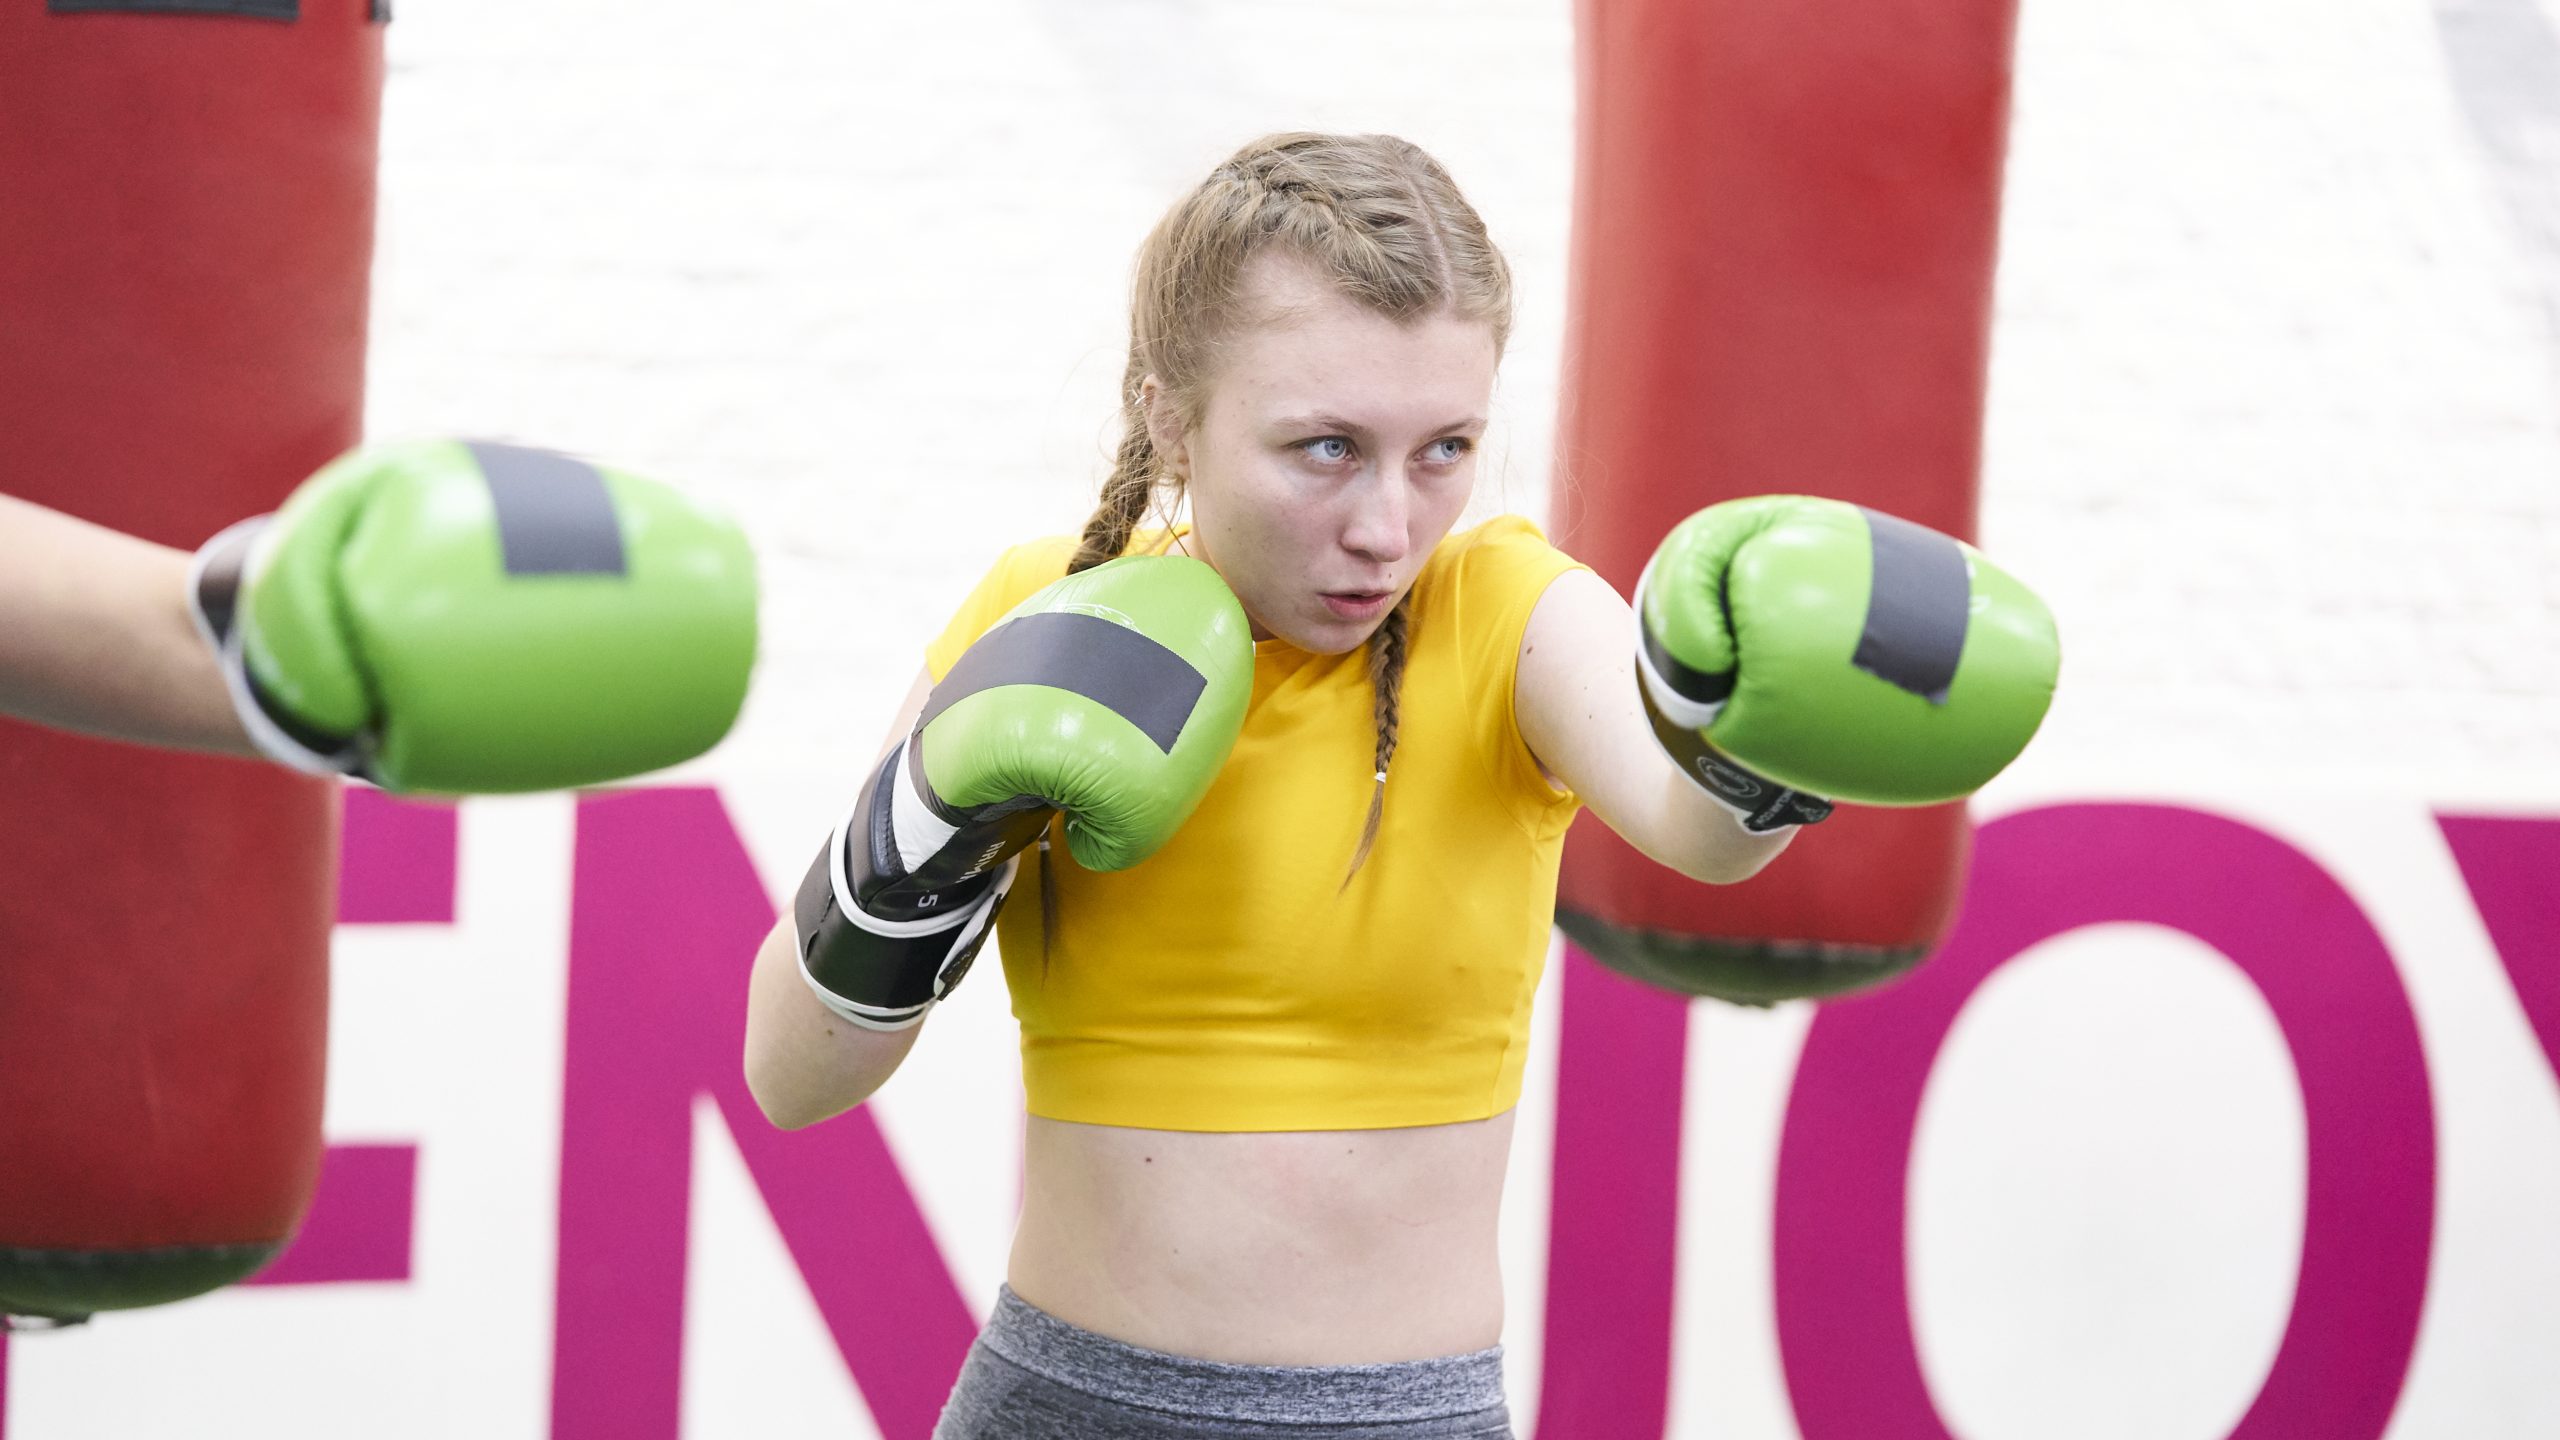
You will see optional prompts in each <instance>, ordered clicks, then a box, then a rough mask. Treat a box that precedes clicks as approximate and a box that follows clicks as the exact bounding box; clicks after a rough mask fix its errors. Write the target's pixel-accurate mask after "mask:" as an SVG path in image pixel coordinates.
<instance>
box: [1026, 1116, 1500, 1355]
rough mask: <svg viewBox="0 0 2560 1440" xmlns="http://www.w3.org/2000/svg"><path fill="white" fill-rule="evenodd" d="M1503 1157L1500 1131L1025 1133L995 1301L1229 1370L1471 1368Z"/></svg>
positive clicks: (1490, 1281) (1462, 1127)
mask: <svg viewBox="0 0 2560 1440" xmlns="http://www.w3.org/2000/svg"><path fill="white" fill-rule="evenodd" d="M1510 1148H1511V1113H1510V1112H1508V1111H1506V1112H1504V1113H1503V1114H1500V1115H1497V1116H1495V1117H1493V1118H1492V1119H1489V1120H1477V1121H1469V1122H1466V1123H1463V1124H1455V1125H1431V1126H1424V1127H1420V1128H1416V1129H1408V1130H1333V1131H1290V1132H1282V1133H1258V1134H1257V1133H1245V1134H1203V1133H1198V1132H1192V1131H1178V1130H1130V1129H1121V1128H1118V1127H1115V1126H1107V1125H1077V1124H1070V1123H1067V1122H1065V1121H1058V1120H1043V1119H1041V1118H1039V1117H1038V1116H1033V1117H1032V1118H1031V1121H1030V1128H1029V1134H1028V1137H1027V1144H1026V1146H1025V1158H1024V1184H1023V1201H1022V1223H1021V1226H1020V1228H1019V1229H1017V1230H1016V1231H1015V1234H1014V1241H1013V1262H1012V1265H1011V1267H1010V1269H1009V1272H1008V1275H1007V1283H1009V1284H1010V1285H1012V1287H1013V1289H1014V1292H1015V1293H1016V1294H1018V1295H1020V1296H1021V1297H1022V1298H1023V1299H1025V1300H1027V1301H1029V1302H1030V1303H1032V1304H1034V1305H1037V1306H1039V1307H1040V1308H1041V1309H1043V1310H1046V1311H1048V1312H1049V1313H1050V1314H1052V1315H1055V1316H1057V1317H1059V1318H1060V1319H1062V1320H1066V1321H1068V1322H1070V1323H1072V1324H1075V1325H1080V1326H1082V1327H1084V1328H1085V1329H1087V1330H1091V1331H1094V1332H1095V1333H1097V1334H1101V1335H1107V1336H1110V1337H1111V1338H1113V1339H1115V1340H1120V1341H1123V1342H1125V1343H1127V1344H1131V1345H1137V1346H1142V1347H1144V1348H1146V1349H1150V1350H1163V1351H1168V1352H1171V1353H1173V1354H1177V1355H1190V1356H1196V1357H1198V1358H1201V1359H1206V1360H1223V1361H1227V1362H1230V1363H1233V1364H1242V1365H1365V1364H1379V1363H1385V1362H1389V1361H1397V1360H1422V1359H1429V1358H1432V1357H1434V1356H1442V1355H1461V1354H1466V1353H1468V1352H1470V1351H1475V1350H1482V1349H1484V1348H1485V1347H1487V1346H1489V1345H1492V1344H1494V1343H1496V1342H1497V1341H1498V1340H1499V1339H1500V1338H1501V1332H1502V1276H1501V1269H1500V1264H1499V1261H1498V1258H1497V1255H1496V1234H1497V1223H1496V1220H1497V1215H1498V1213H1499V1211H1500V1208H1501V1201H1502V1175H1503V1163H1504V1161H1505V1159H1506V1157H1507V1156H1508V1155H1509V1153H1510Z"/></svg>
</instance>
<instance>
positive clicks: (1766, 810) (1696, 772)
mask: <svg viewBox="0 0 2560 1440" xmlns="http://www.w3.org/2000/svg"><path fill="white" fill-rule="evenodd" d="M1644 713H1645V715H1646V717H1647V718H1649V719H1650V720H1652V721H1653V735H1654V738H1655V739H1657V740H1659V741H1661V742H1662V748H1663V749H1665V750H1667V751H1669V752H1671V758H1672V760H1673V762H1674V763H1676V764H1678V765H1679V767H1680V773H1681V774H1683V775H1686V776H1688V777H1689V779H1690V780H1691V781H1692V782H1694V783H1695V784H1696V785H1697V787H1698V788H1699V789H1701V790H1704V791H1705V792H1707V796H1708V798H1710V799H1712V800H1714V801H1715V802H1716V803H1717V804H1719V805H1722V806H1723V807H1724V808H1726V809H1727V810H1730V811H1732V812H1733V813H1734V814H1735V815H1737V816H1739V817H1741V819H1742V828H1743V829H1745V830H1748V831H1750V832H1751V833H1752V834H1754V835H1765V834H1767V833H1769V832H1770V831H1772V830H1783V829H1785V828H1786V827H1788V826H1790V825H1819V824H1821V823H1822V822H1823V821H1825V820H1827V819H1829V818H1831V802H1830V801H1828V800H1825V799H1823V798H1822V797H1820V796H1818V795H1807V794H1806V793H1804V792H1803V791H1801V790H1792V789H1789V788H1788V787H1786V786H1784V785H1781V784H1779V783H1778V782H1777V781H1775V780H1771V779H1769V778H1768V777H1767V776H1765V775H1757V774H1754V773H1752V772H1751V771H1750V770H1748V769H1745V768H1744V767H1743V766H1740V765H1737V764H1735V763H1734V761H1733V758H1732V757H1731V756H1729V755H1726V754H1725V753H1724V752H1723V751H1721V750H1718V749H1717V748H1716V747H1714V746H1713V745H1710V744H1708V743H1707V737H1705V736H1704V735H1701V734H1699V733H1698V732H1697V731H1695V730H1692V729H1690V728H1689V727H1687V726H1685V725H1682V724H1680V723H1679V722H1678V721H1676V720H1674V719H1672V718H1671V717H1670V716H1669V715H1666V714H1664V713H1663V710H1662V707H1661V706H1659V705H1657V704H1655V703H1654V698H1653V689H1652V687H1651V686H1646V687H1645V690H1644Z"/></svg>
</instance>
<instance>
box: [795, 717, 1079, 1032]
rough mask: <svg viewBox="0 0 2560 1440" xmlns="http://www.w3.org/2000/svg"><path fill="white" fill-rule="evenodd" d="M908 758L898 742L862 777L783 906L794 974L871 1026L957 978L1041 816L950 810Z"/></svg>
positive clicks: (943, 990)
mask: <svg viewBox="0 0 2560 1440" xmlns="http://www.w3.org/2000/svg"><path fill="white" fill-rule="evenodd" d="M917 755H918V751H917V738H916V737H915V736H910V737H909V738H908V739H907V740H906V742H905V743H903V744H901V745H900V746H899V747H898V748H897V749H896V750H894V751H892V752H891V753H890V754H889V756H888V757H887V758H886V759H885V760H883V761H882V762H881V764H880V767H879V769H877V770H875V771H874V772H872V777H871V782H870V783H869V784H868V785H866V786H865V787H864V788H863V793H862V798H861V800H860V801H859V802H857V803H856V804H855V806H854V808H853V813H852V814H850V815H848V816H847V817H845V821H844V823H843V824H842V825H839V826H838V827H836V830H835V833H834V834H833V835H832V836H830V837H829V838H828V842H827V846H826V848H825V849H824V850H822V851H820V852H819V855H818V859H817V862H816V863H815V864H813V865H812V866H811V867H810V869H809V874H808V876H807V878H806V879H804V880H803V881H802V882H801V885H800V893H799V897H798V899H797V900H796V901H795V903H794V904H793V907H792V915H793V923H794V927H795V930H796V934H797V938H798V941H799V952H800V974H801V978H802V979H803V980H805V981H807V982H808V985H809V988H810V990H811V992H812V993H814V994H815V995H816V996H817V997H818V1000H819V1002H820V1003H822V1004H824V1005H825V1006H826V1007H827V1008H828V1009H829V1010H831V1011H834V1012H835V1013H836V1014H837V1015H840V1016H842V1017H843V1018H844V1019H846V1020H848V1021H851V1022H852V1023H854V1024H856V1025H860V1026H862V1027H864V1028H866V1029H871V1030H903V1029H905V1028H907V1027H908V1026H910V1025H914V1024H916V1023H917V1022H919V1021H921V1020H923V1019H924V1016H925V1012H926V1011H927V1010H930V1009H931V1008H932V1007H933V1005H934V1003H935V1002H936V1001H938V1000H940V999H941V998H942V997H943V996H944V995H946V994H949V993H950V991H951V989H952V987H954V986H956V985H958V984H959V983H960V980H961V977H962V976H964V975H966V974H967V973H968V970H969V965H970V963H971V962H972V961H974V960H975V959H976V958H977V954H978V950H979V949H980V947H982V946H983V945H985V944H986V940H987V936H988V935H989V934H990V933H991V932H992V930H993V928H994V925H995V917H996V912H997V911H998V910H1000V909H1001V908H1002V907H1003V905H1004V898H1005V895H1006V894H1007V893H1008V892H1009V891H1010V890H1011V888H1012V885H1013V875H1014V868H1015V864H1014V859H1013V857H1014V856H1015V855H1017V854H1018V853H1020V852H1021V851H1022V850H1023V849H1024V848H1025V847H1026V846H1028V845H1029V844H1030V843H1031V842H1032V841H1033V840H1036V839H1037V838H1039V835H1040V832H1041V831H1042V830H1043V829H1045V828H1046V827H1047V825H1048V820H1049V816H1050V815H1051V814H1052V813H1053V812H1052V811H1051V810H1050V809H1049V808H1048V807H1047V806H1046V805H1043V804H1041V803H1040V802H1038V801H1037V800H1033V799H1029V798H1028V797H1026V798H1024V799H1022V800H1020V801H1015V802H1007V803H1004V804H999V805H988V806H981V807H978V808H977V809H976V810H974V811H961V810H954V809H953V808H952V807H950V806H948V805H945V804H944V803H943V802H942V801H941V800H940V798H939V797H937V796H935V795H934V793H933V790H932V787H931V786H930V785H929V784H927V783H926V782H925V779H924V775H923V767H922V764H921V762H920V760H919V759H918V758H917Z"/></svg>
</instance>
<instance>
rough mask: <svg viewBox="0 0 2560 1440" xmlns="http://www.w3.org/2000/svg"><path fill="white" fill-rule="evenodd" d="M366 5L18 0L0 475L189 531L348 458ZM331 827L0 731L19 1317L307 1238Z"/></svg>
mask: <svg viewBox="0 0 2560 1440" xmlns="http://www.w3.org/2000/svg"><path fill="white" fill-rule="evenodd" d="M120 12H121V13H120ZM374 18H375V17H374V16H373V15H372V14H371V13H369V9H368V6H367V4H366V0H306V3H303V4H300V5H296V4H295V3H293V0H227V3H216V0H203V3H193V4H191V3H188V0H153V3H148V4H145V3H138V0H136V3H114V0H53V3H52V4H51V5H50V6H49V7H48V6H46V5H42V4H38V3H35V0H26V3H20V4H11V5H0V197H5V198H0V436H6V437H7V446H8V456H9V459H8V464H7V467H6V472H5V479H0V483H5V484H6V485H7V486H8V487H9V489H11V490H12V491H13V492H15V493H18V494H21V495H23V496H24V497H25V498H27V499H31V500H34V501H36V502H38V503H40V504H44V505H49V506H52V507H54V508H56V509H60V510H65V511H69V512H71V513H72V514H75V515H79V516H81V517H83V518H86V519H89V520H93V521H97V522H99V523H101V524H104V525H109V526H112V527H114V528H116V529H119V530H124V531H128V532H131V533H134V534H138V535H141V536H144V537H146V538H148V539H152V540H157V541H161V542H163V543H166V544H171V545H179V546H188V547H192V546H194V545H196V544H197V543H199V542H201V541H203V540H204V539H205V538H206V537H207V536H209V535H211V534H212V533H213V532H214V531H216V530H218V529H220V528H221V527H222V526H223V525H225V524H227V523H229V522H230V521H233V520H236V519H238V518H240V517H241V516H244V515H249V514H254V513H257V512H260V511H265V510H271V509H273V508H275V506H276V504H277V503H278V502H279V501H280V500H281V499H282V498H283V497H284V494H285V492H286V491H287V490H289V489H291V488H292V487H293V485H294V484H295V483H296V482H298V481H299V480H301V479H302V478H303V477H305V476H307V475H309V474H310V473H311V472H312V471H313V470H315V469H317V468H319V466H320V465H321V464H322V462H324V461H326V460H328V459H329V458H330V457H332V456H334V455H336V454H337V453H338V452H340V451H342V450H344V449H346V448H347V447H348V446H350V445H351V444H353V443H354V441H355V439H356V435H357V429H358V424H359V421H360V420H361V418H362V415H361V410H362V406H361V399H362V394H363V376H364V333H365V294H366V280H367V271H368V269H369V267H370V264H371V259H372V248H373V185H374V158H375V136H376V133H377V122H378V116H379V111H380V102H381V91H382V36H381V29H380V27H379V25H377V24H375V23H373V21H374ZM5 563H7V557H5V556H0V564H5ZM0 623H7V622H6V617H0ZM336 839H337V837H336V802H335V797H334V795H333V794H332V791H331V787H330V786H329V785H328V784H326V783H324V782H319V781H314V780H308V779H303V778H299V777H296V776H294V775H291V774H288V773H286V772H285V771H283V770H281V769H278V768H276V767H273V766H268V765H260V764H252V763H248V762H244V761H237V760H222V759H213V758H206V757H197V756H184V755H174V754H166V753H160V752H155V751H151V750H145V749H141V748H138V747H133V746H124V745H114V744H108V743H105V742H102V741H93V740H85V739H79V738H75V737H73V736H69V735H64V734H60V733H57V732H53V731H47V730H41V729H37V728H34V727H31V726H26V725H20V724H17V723H14V722H10V721H5V720H0V1313H16V1314H21V1315H38V1316H53V1317H61V1316H74V1315H79V1314H83V1313H87V1312H90V1311H95V1310H102V1309H111V1308H122V1307H128V1306H135V1305H149V1304H156V1303H159V1302H163V1301H168V1300H174V1299H179V1298H183V1297H185V1296H188V1295H194V1294H198V1293H201V1292H203V1291H206V1290H209V1289H212V1288H214V1287H216V1286H219V1285H223V1284H227V1283H229V1282H231V1281H233V1280H237V1279H240V1278H242V1277H243V1276H245V1275H247V1274H249V1273H251V1272H252V1271H254V1270H255V1269H257V1268H258V1266H260V1265H261V1264H263V1263H265V1261H266V1260H268V1259H269V1258H271V1257H272V1256H273V1255H274V1254H275V1253H276V1251H277V1250H278V1248H279V1247H281V1245H282V1244H283V1242H284V1241H285V1240H286V1238H287V1237H288V1236H290V1234H291V1233H292V1231H293V1227H294V1226H295V1224H296V1223H297V1222H298V1221H299V1219H300V1217H301V1214H302V1211H303V1208H304V1207H305V1206H306V1205H307V1204H308V1203H309V1201H310V1195H311V1189H312V1185H313V1183H314V1181H315V1178H316V1176H317V1174H318V1170H319V1161H320V1148H321V1142H320V1096H321V1064H322V1058H323V1050H324V1040H325V1036H326V1025H327V1000H328V947H329V928H330V922H331V918H332V917H331V906H332V903H333V899H334V880H335V848H336Z"/></svg>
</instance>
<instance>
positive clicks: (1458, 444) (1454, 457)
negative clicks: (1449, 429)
mask: <svg viewBox="0 0 2560 1440" xmlns="http://www.w3.org/2000/svg"><path fill="white" fill-rule="evenodd" d="M1431 448H1432V449H1435V450H1439V451H1441V452H1442V453H1441V454H1440V455H1439V456H1438V459H1439V461H1440V463H1441V464H1443V465H1454V464H1456V463H1457V462H1458V459H1459V457H1460V456H1463V455H1465V454H1466V453H1467V452H1468V451H1470V450H1473V449H1474V448H1476V443H1475V442H1474V441H1472V440H1469V439H1467V438H1466V437H1465V436H1463V435H1450V436H1446V437H1444V438H1442V439H1438V440H1434V441H1432V442H1431Z"/></svg>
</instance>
